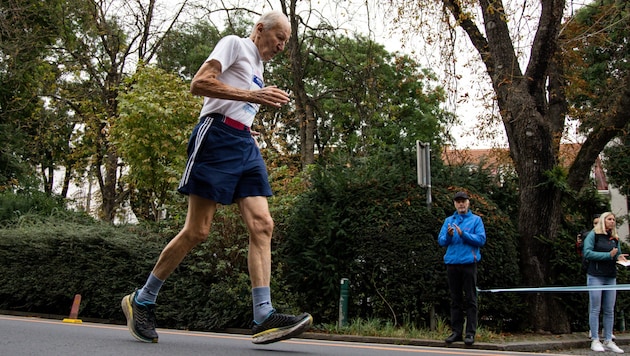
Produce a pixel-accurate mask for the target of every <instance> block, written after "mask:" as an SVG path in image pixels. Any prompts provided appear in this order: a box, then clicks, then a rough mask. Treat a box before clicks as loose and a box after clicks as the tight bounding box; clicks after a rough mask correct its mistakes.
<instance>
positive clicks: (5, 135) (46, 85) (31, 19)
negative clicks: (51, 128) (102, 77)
mask: <svg viewBox="0 0 630 356" xmlns="http://www.w3.org/2000/svg"><path fill="white" fill-rule="evenodd" d="M60 3H61V2H60V1H57V0H51V1H44V2H42V1H37V0H19V1H16V0H7V1H2V2H1V3H0V13H1V14H2V16H0V142H2V147H0V191H3V190H5V189H12V188H16V187H17V188H25V187H26V188H28V187H33V186H35V187H37V186H38V182H37V181H36V180H33V179H30V176H31V175H33V172H34V169H33V167H31V166H30V165H29V159H30V158H31V157H30V153H31V152H30V150H32V149H34V148H35V147H34V146H35V145H34V142H33V141H34V140H33V139H32V138H33V132H29V130H28V127H29V126H31V125H36V124H37V123H38V122H39V118H40V117H39V112H38V111H39V110H40V109H41V107H42V105H43V100H42V99H41V96H42V95H49V94H50V91H51V90H52V88H54V82H55V79H56V78H57V75H58V74H57V73H56V65H54V64H51V63H50V62H49V61H50V56H51V50H50V46H51V45H52V44H53V43H54V42H55V39H56V36H57V35H58V34H59V32H60V29H61V23H60V20H61V18H62V16H60V12H59V10H60V7H59V6H60ZM34 137H35V138H37V136H34ZM40 143H41V141H40Z"/></svg>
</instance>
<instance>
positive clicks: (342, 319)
mask: <svg viewBox="0 0 630 356" xmlns="http://www.w3.org/2000/svg"><path fill="white" fill-rule="evenodd" d="M349 294H350V280H349V279H348V278H342V279H341V293H340V295H339V327H344V326H346V325H348V295H349Z"/></svg>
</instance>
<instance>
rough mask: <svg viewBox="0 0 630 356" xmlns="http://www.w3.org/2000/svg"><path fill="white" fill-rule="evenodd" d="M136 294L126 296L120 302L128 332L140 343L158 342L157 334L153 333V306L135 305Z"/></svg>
mask: <svg viewBox="0 0 630 356" xmlns="http://www.w3.org/2000/svg"><path fill="white" fill-rule="evenodd" d="M136 293H138V291H134V292H133V293H131V294H129V295H126V296H125V297H124V298H123V299H122V301H121V302H120V306H121V307H122V310H123V313H125V318H127V327H128V328H129V332H131V335H133V337H135V338H136V339H138V340H140V341H142V342H154V343H155V342H158V334H157V332H156V331H155V324H156V323H155V304H145V305H143V304H138V303H136Z"/></svg>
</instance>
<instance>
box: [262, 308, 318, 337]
mask: <svg viewBox="0 0 630 356" xmlns="http://www.w3.org/2000/svg"><path fill="white" fill-rule="evenodd" d="M311 324H313V317H312V316H311V315H310V314H308V313H303V314H300V315H298V316H294V315H286V314H280V313H276V312H274V313H273V314H271V315H270V316H269V317H268V318H267V319H266V320H265V321H264V322H262V324H256V323H255V322H254V326H253V327H252V342H253V343H254V344H270V343H272V342H277V341H281V340H286V339H290V338H292V337H296V336H298V335H300V334H302V333H303V332H305V331H306V330H308V329H309V328H310V327H311Z"/></svg>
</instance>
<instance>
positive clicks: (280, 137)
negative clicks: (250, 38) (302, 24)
mask: <svg viewBox="0 0 630 356" xmlns="http://www.w3.org/2000/svg"><path fill="white" fill-rule="evenodd" d="M300 46H301V47H300V51H301V53H303V54H304V55H303V56H302V58H303V63H291V60H294V59H295V58H294V57H289V55H288V54H284V55H281V56H278V57H277V58H276V59H274V60H273V61H271V62H269V67H268V68H269V69H268V71H267V73H266V78H265V79H266V81H267V82H268V83H273V84H275V85H278V86H280V87H287V88H292V89H294V90H301V88H302V87H303V90H304V93H303V94H304V96H305V97H304V98H303V99H302V101H304V100H305V101H306V103H305V105H308V106H309V108H312V115H313V117H314V119H315V120H317V123H316V125H315V128H314V130H315V132H314V133H313V135H314V138H310V140H312V141H313V140H314V143H313V144H314V145H315V146H316V151H317V152H318V153H317V155H318V158H319V159H320V160H322V159H323V160H327V159H329V158H330V159H331V160H334V154H333V152H338V151H340V150H342V151H344V152H345V153H346V154H355V155H366V156H367V155H370V154H371V152H373V151H378V150H380V149H382V148H384V147H387V146H389V145H400V146H401V147H412V146H413V145H415V141H416V140H421V141H423V142H424V141H434V142H436V143H438V142H437V141H436V140H440V137H439V136H438V135H436V134H435V133H436V132H440V131H441V130H440V129H439V127H440V125H443V124H444V123H445V122H447V121H448V120H449V119H450V118H451V117H450V116H449V114H448V113H447V112H445V111H444V110H442V109H441V107H440V105H441V104H442V103H443V102H444V98H445V94H444V91H443V89H442V88H441V87H439V86H437V85H436V84H435V83H436V80H435V79H436V78H435V76H434V75H433V74H432V73H431V71H429V70H426V69H422V68H421V67H420V64H419V63H418V62H417V61H415V60H413V59H412V58H411V57H408V56H404V55H400V54H394V53H389V52H387V51H386V50H385V48H384V47H383V45H381V44H378V43H375V42H373V41H371V40H369V39H367V38H365V37H362V36H353V37H347V36H344V35H340V34H339V33H338V32H334V31H327V30H326V29H325V28H324V27H322V28H320V29H318V31H317V32H307V34H306V35H305V36H304V39H303V40H302V41H300ZM286 68H293V70H297V71H299V73H301V75H302V77H303V78H302V80H301V81H300V83H299V84H298V83H293V81H294V79H292V78H293V76H292V73H291V72H290V71H287V70H286ZM298 68H299V69H298ZM293 95H294V96H296V97H297V96H300V95H302V93H300V92H295V93H294V94H293ZM296 100H298V98H296ZM263 114H264V115H262V116H261V119H262V120H263V123H264V124H263V128H262V129H261V131H263V134H266V135H267V136H270V137H271V136H272V137H273V138H274V140H275V141H274V145H270V146H274V147H275V145H276V144H277V145H278V146H280V147H283V150H282V151H283V152H291V153H294V152H300V150H301V149H302V148H303V145H304V144H305V142H304V141H305V140H306V141H308V140H309V137H303V136H300V135H303V134H304V128H303V127H301V126H300V121H299V120H296V116H297V115H298V114H297V113H296V112H295V108H294V107H292V106H290V105H287V106H286V107H285V108H283V111H282V112H280V113H276V112H275V111H274V112H272V113H269V112H263ZM302 124H303V123H302ZM276 126H280V127H282V128H283V129H282V130H273V131H271V132H264V130H265V128H267V127H276ZM296 136H299V137H301V141H296V140H295V137H296ZM306 144H307V145H308V142H306ZM272 148H273V147H272Z"/></svg>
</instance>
